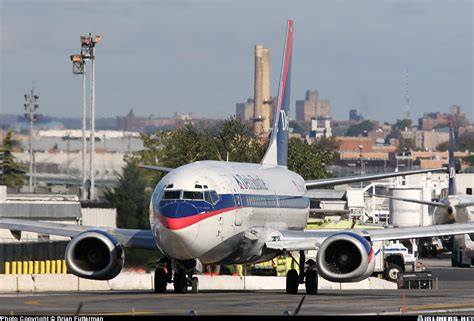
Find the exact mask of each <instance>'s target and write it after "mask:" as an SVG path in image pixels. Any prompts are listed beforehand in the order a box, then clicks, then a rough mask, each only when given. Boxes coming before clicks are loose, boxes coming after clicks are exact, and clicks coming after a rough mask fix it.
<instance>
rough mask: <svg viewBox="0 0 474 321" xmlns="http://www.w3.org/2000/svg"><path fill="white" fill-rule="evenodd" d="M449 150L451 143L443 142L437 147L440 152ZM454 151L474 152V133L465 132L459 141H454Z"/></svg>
mask: <svg viewBox="0 0 474 321" xmlns="http://www.w3.org/2000/svg"><path fill="white" fill-rule="evenodd" d="M448 149H449V141H446V142H443V143H441V144H439V145H438V146H437V147H436V150H438V151H446V150H448ZM454 150H456V151H465V150H469V151H474V132H465V133H464V134H462V135H461V136H460V137H459V139H457V140H455V141H454Z"/></svg>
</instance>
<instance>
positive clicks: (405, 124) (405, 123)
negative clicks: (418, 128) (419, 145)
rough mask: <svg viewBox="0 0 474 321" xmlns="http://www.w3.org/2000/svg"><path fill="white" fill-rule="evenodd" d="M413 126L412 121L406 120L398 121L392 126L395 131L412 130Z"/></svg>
mask: <svg viewBox="0 0 474 321" xmlns="http://www.w3.org/2000/svg"><path fill="white" fill-rule="evenodd" d="M411 126H412V121H411V119H408V118H405V119H401V120H400V119H397V121H396V122H395V124H393V125H392V129H393V130H402V131H403V130H405V128H411Z"/></svg>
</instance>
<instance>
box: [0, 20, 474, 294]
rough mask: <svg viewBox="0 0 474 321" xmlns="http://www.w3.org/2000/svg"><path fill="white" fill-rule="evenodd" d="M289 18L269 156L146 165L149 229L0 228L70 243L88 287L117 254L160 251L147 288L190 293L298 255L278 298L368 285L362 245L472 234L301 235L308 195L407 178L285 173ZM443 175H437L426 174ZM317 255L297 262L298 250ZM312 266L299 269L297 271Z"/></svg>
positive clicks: (75, 270)
mask: <svg viewBox="0 0 474 321" xmlns="http://www.w3.org/2000/svg"><path fill="white" fill-rule="evenodd" d="M292 47H293V20H288V21H287V28H286V37H285V45H284V54H283V62H282V68H281V73H280V81H279V88H278V98H277V103H276V107H275V111H274V113H275V117H274V119H276V121H275V123H274V125H273V129H272V133H271V136H270V140H269V146H268V149H267V151H266V153H265V155H264V157H263V159H262V161H261V162H260V163H259V164H251V163H235V162H224V161H198V162H194V163H190V164H187V165H183V166H181V167H178V168H175V169H173V168H167V167H161V166H153V165H145V166H144V167H146V168H148V169H156V170H159V171H164V172H167V174H166V175H165V176H164V177H163V178H162V179H161V181H160V182H158V184H157V185H156V187H155V190H154V192H153V194H152V197H151V201H150V226H151V228H150V229H149V230H133V229H120V228H105V227H104V228H100V227H87V226H75V225H74V226H72V225H65V224H57V223H56V224H55V223H47V222H34V221H28V220H21V219H2V218H0V228H4V229H9V230H11V231H12V232H13V234H14V235H17V236H19V234H20V233H21V232H20V231H29V232H36V233H42V234H54V235H61V236H66V237H71V238H72V239H71V241H70V242H69V243H68V245H67V247H66V251H65V260H66V264H67V268H68V271H69V272H71V273H72V274H74V275H76V276H79V277H82V278H88V279H96V280H108V279H112V278H114V277H115V276H117V275H118V274H119V273H120V271H121V269H122V266H123V263H124V259H125V258H124V251H123V249H124V248H126V247H131V248H141V249H149V250H154V251H156V250H160V251H161V252H162V253H163V254H164V256H165V260H164V262H162V265H161V266H159V267H158V268H156V270H155V278H154V290H155V292H157V293H164V292H166V288H167V285H168V283H173V286H174V291H175V292H176V293H187V292H188V288H189V287H191V290H192V292H193V293H197V292H198V286H199V279H198V278H197V277H195V276H194V274H195V272H196V271H199V269H200V267H201V266H202V264H205V265H219V264H248V263H258V262H263V261H267V260H271V259H273V258H274V257H276V256H278V255H281V254H282V253H285V252H286V253H288V254H289V255H291V252H292V251H299V253H300V256H299V260H298V261H296V260H295V261H296V263H297V265H298V266H299V268H298V270H299V271H297V270H296V269H291V270H290V271H288V273H287V276H286V292H287V293H288V294H295V293H297V292H298V286H299V284H303V283H304V284H305V287H306V292H307V293H308V294H317V292H318V274H319V275H321V277H323V278H325V279H327V280H329V281H334V282H356V281H360V280H363V279H365V278H367V277H369V276H370V275H371V274H372V271H373V269H374V264H375V260H374V259H373V251H372V245H371V242H373V241H382V240H395V239H412V238H419V237H427V236H442V235H453V234H465V233H474V224H473V223H467V224H449V225H440V226H428V227H416V228H392V229H374V230H367V231H366V230H360V231H358V230H332V231H330V230H304V227H305V226H306V223H307V219H308V217H309V210H310V209H309V198H308V197H307V196H306V195H305V193H306V190H307V189H312V188H320V187H330V186H335V185H341V184H350V183H357V182H363V181H369V180H377V179H384V178H390V177H397V176H403V175H412V174H418V173H425V172H430V171H432V170H412V171H406V172H395V173H382V174H374V175H363V176H352V177H341V178H327V179H317V180H307V181H305V180H304V179H303V178H302V177H301V176H300V175H298V174H297V173H295V172H292V171H290V170H288V168H287V161H288V115H289V104H290V80H291V61H292ZM434 170H444V168H440V169H434ZM307 250H317V257H316V258H314V260H308V261H306V258H305V253H306V252H305V251H307ZM310 261H312V262H315V263H314V264H310V265H309V266H306V264H305V263H308V262H310Z"/></svg>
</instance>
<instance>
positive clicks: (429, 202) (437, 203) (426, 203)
mask: <svg viewBox="0 0 474 321" xmlns="http://www.w3.org/2000/svg"><path fill="white" fill-rule="evenodd" d="M372 196H377V197H383V198H389V199H392V200H396V201H403V202H410V203H417V204H423V205H430V206H437V207H448V206H449V205H448V204H445V203H442V202H432V201H422V200H417V199H413V198H403V197H394V196H390V195H380V194H372Z"/></svg>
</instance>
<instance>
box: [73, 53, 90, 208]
mask: <svg viewBox="0 0 474 321" xmlns="http://www.w3.org/2000/svg"><path fill="white" fill-rule="evenodd" d="M71 61H72V73H73V74H75V75H82V77H81V78H82V86H81V106H82V146H81V147H82V153H81V154H82V155H81V156H82V164H81V165H82V166H81V175H82V187H81V199H82V200H85V199H86V187H85V186H86V179H87V175H86V68H85V65H86V61H85V60H84V59H83V58H82V55H72V56H71Z"/></svg>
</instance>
